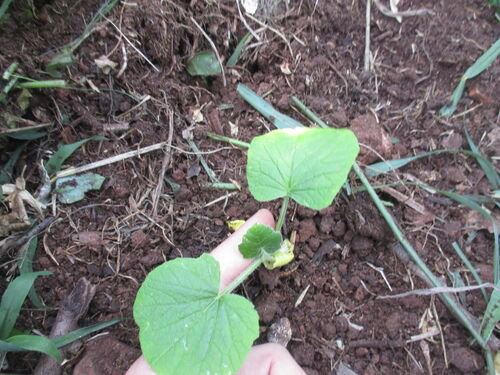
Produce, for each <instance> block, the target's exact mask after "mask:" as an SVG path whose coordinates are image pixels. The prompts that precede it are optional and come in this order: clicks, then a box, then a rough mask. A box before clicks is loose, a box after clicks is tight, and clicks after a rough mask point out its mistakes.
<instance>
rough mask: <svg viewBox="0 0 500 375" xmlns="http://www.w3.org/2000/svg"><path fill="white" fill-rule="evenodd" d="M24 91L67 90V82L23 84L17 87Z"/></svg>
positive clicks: (57, 80) (49, 81)
mask: <svg viewBox="0 0 500 375" xmlns="http://www.w3.org/2000/svg"><path fill="white" fill-rule="evenodd" d="M17 86H18V87H20V88H22V89H50V88H63V89H64V88H67V87H68V86H67V84H66V81H64V80H62V79H55V80H48V81H34V82H21V83H19V84H18V85H17Z"/></svg>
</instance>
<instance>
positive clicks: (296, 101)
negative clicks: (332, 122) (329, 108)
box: [292, 96, 330, 129]
mask: <svg viewBox="0 0 500 375" xmlns="http://www.w3.org/2000/svg"><path fill="white" fill-rule="evenodd" d="M292 102H293V104H295V105H296V106H297V107H298V108H299V109H300V110H301V111H302V112H304V114H305V115H306V116H307V117H309V119H311V120H312V121H314V122H315V123H316V124H318V125H319V126H321V127H322V128H326V129H329V128H330V127H329V126H328V125H327V124H326V123H325V122H324V121H323V120H322V119H320V118H319V117H318V116H317V115H316V114H315V113H314V112H313V111H311V110H310V109H309V108H307V107H306V105H305V104H304V103H302V102H301V101H300V100H299V98H297V97H295V96H292Z"/></svg>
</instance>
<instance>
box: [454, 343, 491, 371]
mask: <svg viewBox="0 0 500 375" xmlns="http://www.w3.org/2000/svg"><path fill="white" fill-rule="evenodd" d="M448 355H449V361H450V363H451V364H452V365H453V366H455V367H456V368H458V369H459V370H460V371H462V372H463V373H464V374H470V373H472V372H476V371H479V370H481V369H483V368H484V366H485V365H484V359H483V357H482V356H481V355H479V354H477V353H476V352H474V351H472V350H471V349H469V348H453V349H451V350H450V351H449V353H448Z"/></svg>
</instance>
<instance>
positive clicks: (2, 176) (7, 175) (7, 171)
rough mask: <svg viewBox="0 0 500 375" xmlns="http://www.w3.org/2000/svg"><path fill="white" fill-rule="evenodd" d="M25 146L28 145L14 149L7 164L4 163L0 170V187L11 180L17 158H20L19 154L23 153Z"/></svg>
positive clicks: (24, 144)
mask: <svg viewBox="0 0 500 375" xmlns="http://www.w3.org/2000/svg"><path fill="white" fill-rule="evenodd" d="M27 144H28V143H26V142H25V143H23V144H22V145H21V146H19V147H18V148H16V150H15V151H14V152H13V153H12V155H10V158H9V160H8V161H7V163H5V165H4V166H3V168H2V169H0V185H3V184H6V183H9V182H11V181H12V180H13V179H12V171H13V169H14V166H15V165H16V163H17V159H19V156H21V153H22V152H23V151H24V149H25V148H26V145H27ZM1 190H2V189H0V194H1V193H2V192H1Z"/></svg>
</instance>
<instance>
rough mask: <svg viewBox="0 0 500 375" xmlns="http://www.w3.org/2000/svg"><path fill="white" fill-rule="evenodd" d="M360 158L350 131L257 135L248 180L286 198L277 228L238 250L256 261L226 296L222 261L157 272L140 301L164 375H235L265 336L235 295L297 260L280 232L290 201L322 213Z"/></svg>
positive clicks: (150, 356)
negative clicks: (261, 270) (265, 272)
mask: <svg viewBox="0 0 500 375" xmlns="http://www.w3.org/2000/svg"><path fill="white" fill-rule="evenodd" d="M358 153H359V145H358V141H357V139H356V137H355V135H354V133H352V132H351V131H350V130H347V129H319V128H293V129H279V130H274V131H271V132H270V133H268V134H265V135H262V136H258V137H255V138H254V139H253V140H252V143H251V145H250V148H249V150H248V161H247V179H248V186H249V189H250V192H251V193H252V195H253V197H254V198H255V199H256V200H258V201H261V202H264V201H270V200H273V199H277V198H282V199H283V202H282V205H281V210H280V215H279V218H278V222H277V226H276V230H273V229H272V228H270V227H268V226H265V225H262V224H256V225H254V226H253V227H251V228H250V229H249V230H248V231H247V233H246V234H245V236H244V237H243V240H242V243H241V244H240V246H239V250H240V252H241V253H242V254H243V256H244V257H245V258H253V259H254V261H253V262H252V263H251V265H250V266H249V268H248V269H247V270H245V271H244V272H243V273H242V274H241V275H240V276H239V277H238V278H237V279H236V280H234V281H233V282H232V283H231V284H230V285H229V286H228V287H227V288H226V289H224V290H222V291H220V290H219V287H220V268H219V263H218V262H217V261H216V260H215V258H213V257H212V256H211V255H208V254H203V255H202V256H200V257H199V258H196V259H193V258H177V259H175V260H172V261H169V262H166V263H164V264H162V265H160V266H159V267H157V268H155V269H154V270H153V271H151V272H150V273H149V274H148V276H147V277H146V279H145V281H144V283H143V284H142V286H141V288H140V289H139V292H138V294H137V297H136V300H135V303H134V319H135V321H136V323H137V324H138V326H139V329H140V333H139V340H140V343H141V349H142V352H143V354H144V356H145V358H146V360H147V361H148V363H149V365H150V366H151V367H152V368H153V370H154V371H155V372H156V373H158V374H159V375H173V374H193V375H198V374H211V375H214V374H224V375H226V374H232V373H235V372H236V371H237V370H238V369H239V368H240V367H241V365H242V364H243V361H244V359H245V357H246V356H247V354H248V352H249V351H250V348H251V346H252V343H253V342H254V340H255V339H256V338H257V337H258V336H259V317H258V314H257V312H256V311H255V308H254V306H253V304H252V303H251V302H250V301H248V300H246V299H245V298H243V297H241V296H238V295H233V294H230V293H231V292H232V291H233V290H234V289H235V288H236V287H237V286H238V285H240V284H241V283H242V282H243V281H244V280H245V279H246V278H247V277H248V276H249V275H250V274H251V273H252V272H253V271H255V270H256V269H257V268H258V267H259V266H260V265H261V264H262V263H264V265H265V266H266V267H268V268H275V267H279V266H282V265H284V264H287V263H288V262H290V261H291V260H292V259H293V246H292V245H291V244H290V242H289V241H288V240H286V239H285V240H283V237H282V235H281V228H282V225H283V222H284V220H285V215H286V210H287V207H288V202H289V200H290V199H293V200H295V201H296V202H297V203H299V204H301V205H303V206H306V207H309V208H312V209H316V210H320V209H323V208H326V207H328V206H329V205H330V204H331V203H332V201H333V199H334V198H335V196H336V194H337V193H338V191H339V190H340V188H341V187H342V185H343V184H344V182H345V181H346V179H347V176H348V173H349V171H350V169H351V167H352V165H353V163H354V161H355V159H356V156H357V155H358Z"/></svg>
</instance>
